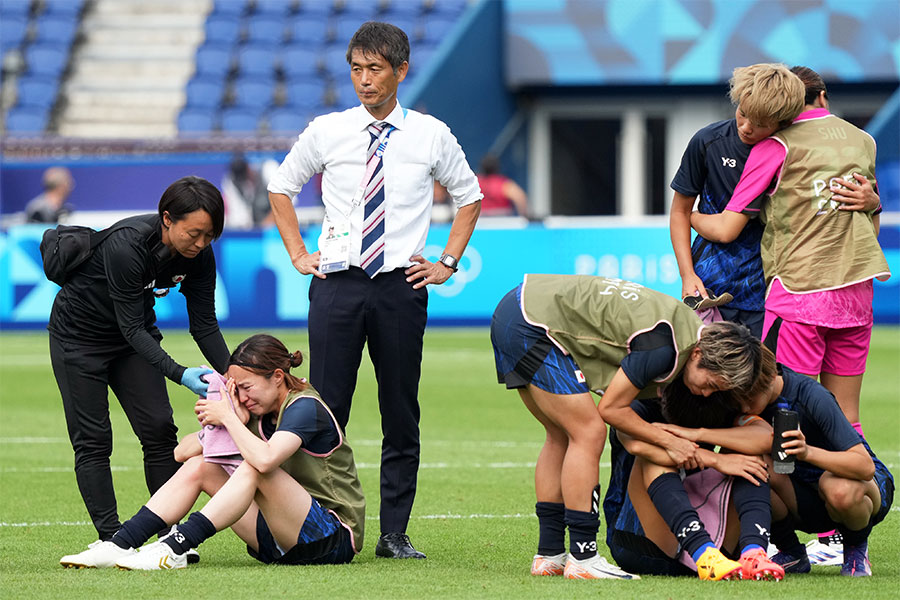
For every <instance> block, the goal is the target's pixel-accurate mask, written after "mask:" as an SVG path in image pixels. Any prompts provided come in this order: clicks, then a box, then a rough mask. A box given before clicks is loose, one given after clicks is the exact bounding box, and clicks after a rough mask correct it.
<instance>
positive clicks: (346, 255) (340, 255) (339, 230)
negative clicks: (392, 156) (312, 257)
mask: <svg viewBox="0 0 900 600" xmlns="http://www.w3.org/2000/svg"><path fill="white" fill-rule="evenodd" d="M395 129H396V127H394V126H393V125H388V126H387V127H385V128H384V129H383V130H382V132H381V135H380V136H379V142H378V147H377V148H376V149H375V157H377V158H378V159H379V160H371V161H369V164H367V165H366V172H365V173H364V174H363V177H362V180H360V182H359V186H358V187H357V189H356V194H354V195H353V202H351V204H350V212H349V213H348V214H346V215H343V214H341V215H340V217H341V218H340V219H339V220H336V221H332V220H331V219H329V218H328V215H327V214H326V215H325V220H324V222H323V223H322V233H323V234H324V235H323V236H321V237H320V238H319V271H320V272H322V273H335V272H338V271H346V270H347V269H349V268H350V215H352V214H353V211H354V210H356V209H357V207H358V206H359V205H360V204H362V201H363V196H364V195H365V193H366V186H368V185H369V180H370V179H371V178H372V174H373V173H374V172H375V168H376V166H377V164H378V162H380V160H381V158H382V156H383V155H384V150H385V148H387V145H388V140H389V138H390V137H391V134H392V133H393V132H394V130H395Z"/></svg>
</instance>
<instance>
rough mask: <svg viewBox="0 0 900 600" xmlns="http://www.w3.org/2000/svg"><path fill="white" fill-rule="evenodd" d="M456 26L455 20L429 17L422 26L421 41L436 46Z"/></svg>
mask: <svg viewBox="0 0 900 600" xmlns="http://www.w3.org/2000/svg"><path fill="white" fill-rule="evenodd" d="M455 25H456V19H444V18H435V17H429V18H427V19H425V23H424V25H423V26H422V41H423V42H424V43H426V44H434V45H438V44H440V43H441V42H442V41H444V38H445V37H447V34H449V33H450V31H451V30H452V29H453V27H454V26H455Z"/></svg>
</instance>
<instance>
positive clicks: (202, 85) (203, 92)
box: [184, 78, 225, 108]
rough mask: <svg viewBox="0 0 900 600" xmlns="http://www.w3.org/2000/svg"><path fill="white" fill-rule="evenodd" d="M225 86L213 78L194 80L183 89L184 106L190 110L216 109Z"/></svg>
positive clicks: (220, 101)
mask: <svg viewBox="0 0 900 600" xmlns="http://www.w3.org/2000/svg"><path fill="white" fill-rule="evenodd" d="M224 89H225V86H224V84H223V82H222V81H221V80H216V79H213V78H209V79H205V78H201V79H194V80H192V81H190V82H189V83H188V84H187V88H186V89H185V96H186V100H185V104H184V105H185V106H186V107H190V108H217V107H218V106H219V105H220V104H221V103H222V95H223V92H224Z"/></svg>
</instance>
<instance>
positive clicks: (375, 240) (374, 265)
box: [359, 121, 393, 277]
mask: <svg viewBox="0 0 900 600" xmlns="http://www.w3.org/2000/svg"><path fill="white" fill-rule="evenodd" d="M385 127H390V129H389V130H388V132H387V133H388V135H390V133H391V131H392V130H393V126H391V125H388V124H387V123H385V122H383V121H381V122H378V123H372V124H371V125H369V128H368V129H369V136H371V138H372V139H371V140H370V141H369V149H368V151H367V152H366V172H367V173H368V172H371V173H372V175H371V176H370V177H369V181H368V182H366V187H365V193H364V195H363V201H364V202H365V216H364V218H363V230H362V235H363V240H362V247H361V248H360V253H359V260H360V266H361V267H362V268H363V270H364V271H365V272H366V274H367V275H368V276H369V277H375V275H377V274H378V272H379V271H380V270H381V268H382V267H384V171H383V170H382V169H381V166H382V165H381V155H382V153H383V151H384V148H385V146H386V144H387V141H386V140H387V135H386V136H384V139H381V132H382V131H383V130H384V128H385ZM379 140H380V141H379ZM373 161H374V162H373Z"/></svg>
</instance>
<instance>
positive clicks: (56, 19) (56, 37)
mask: <svg viewBox="0 0 900 600" xmlns="http://www.w3.org/2000/svg"><path fill="white" fill-rule="evenodd" d="M36 23H37V37H36V38H35V41H36V42H51V43H54V42H55V43H57V44H71V43H72V40H73V39H75V32H76V31H78V20H77V19H72V18H70V17H60V16H55V15H54V16H49V17H43V18H41V19H37V20H36Z"/></svg>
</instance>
